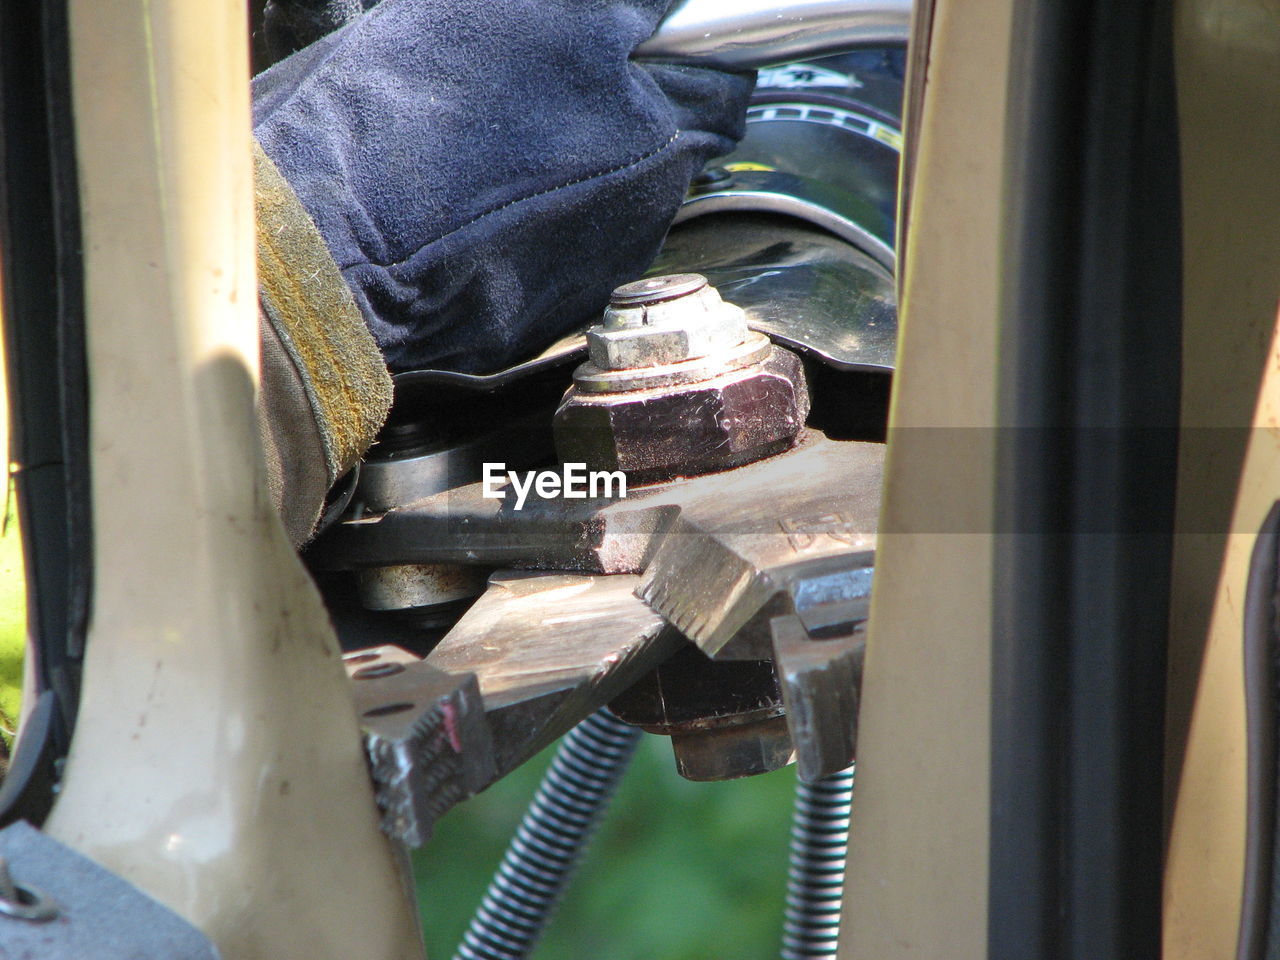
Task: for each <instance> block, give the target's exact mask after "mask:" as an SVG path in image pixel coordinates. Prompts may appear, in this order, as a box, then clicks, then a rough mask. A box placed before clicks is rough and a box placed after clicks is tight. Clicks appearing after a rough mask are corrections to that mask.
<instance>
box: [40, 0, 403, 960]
mask: <svg viewBox="0 0 1280 960" xmlns="http://www.w3.org/2000/svg"><path fill="white" fill-rule="evenodd" d="M70 12H71V18H70V26H71V46H72V74H73V84H74V104H73V107H74V116H75V132H76V142H77V157H78V163H79V176H80V189H81V203H82V206H81V212H82V216H83V236H84V253H85V269H86V275H85V297H86V308H87V323H88V348H89V374H90V389H91V433H92V437H91V443H92V471H93V529H94V540H95V556H94V578H95V580H94V598H93V619H92V624H91V627H90V632H89V637H88V651H87V660H86V664H85V682H84V696H83V701H82V704H81V710H80V718H79V723H78V727H77V729H76V733H75V741H74V744H73V746H72V750H71V755H70V758H69V762H68V766H67V774H66V780H65V785H64V789H63V791H62V794H61V797H60V799H59V800H58V802H57V805H56V807H55V809H54V811H53V814H52V816H51V817H50V819H49V821H48V824H47V829H48V831H49V832H50V833H51V834H52V835H54V836H55V837H57V838H59V839H61V840H62V841H64V842H66V843H69V844H71V845H72V846H74V847H77V848H79V849H80V850H82V851H84V852H85V853H87V854H88V855H89V856H91V857H93V858H95V859H96V860H98V861H100V862H101V863H103V864H105V865H106V866H108V867H110V868H111V869H113V870H116V871H118V872H119V873H121V874H122V875H123V876H125V877H127V878H129V879H130V880H132V881H133V882H135V883H136V884H138V885H139V886H141V887H142V888H143V889H144V890H147V891H148V892H150V893H151V894H152V895H154V896H155V897H157V898H158V899H160V900H161V901H163V902H165V903H167V904H169V905H170V906H171V907H173V908H174V909H176V910H177V911H178V912H179V913H181V914H183V915H184V916H186V917H188V918H190V919H191V920H192V921H194V922H195V923H196V924H197V925H198V926H199V927H201V928H202V929H204V930H205V931H207V932H208V933H209V934H210V935H211V936H212V937H213V939H214V941H215V942H216V944H217V945H218V947H219V948H220V949H221V951H222V955H223V956H224V957H226V958H228V960H250V958H253V960H264V958H270V960H290V958H296V960H321V958H334V960H337V958H359V960H411V958H415V957H419V956H421V947H420V941H419V937H418V935H417V924H416V914H415V911H414V908H413V905H412V903H411V902H410V899H409V897H408V896H407V894H406V889H405V887H404V885H403V883H402V880H401V877H400V875H399V872H398V869H397V865H396V858H395V851H394V850H393V849H392V847H391V845H390V844H389V843H388V842H387V841H386V840H385V838H384V837H383V836H382V835H381V834H380V833H379V831H378V828H377V815H376V810H375V807H374V803H373V799H372V794H371V789H370V786H369V782H368V776H367V773H366V769H365V765H364V760H363V757H362V755H361V748H360V741H359V734H358V729H357V724H356V718H355V714H354V708H353V706H352V703H351V700H350V697H349V695H348V692H347V687H346V680H345V677H344V676H343V672H342V669H341V666H340V663H339V658H338V650H337V643H336V638H335V636H334V633H333V630H332V628H331V627H330V625H329V623H328V620H327V617H326V615H325V613H324V611H323V609H322V606H321V603H320V599H319V596H318V594H317V593H316V591H315V589H314V587H313V586H312V584H311V582H310V580H309V579H308V577H307V576H306V574H305V572H304V570H303V569H302V566H301V564H300V563H299V561H298V559H297V558H296V557H295V556H294V554H293V552H292V551H291V550H290V549H289V547H288V544H287V543H286V541H285V537H284V533H283V530H282V529H281V527H280V525H279V523H278V521H277V520H276V518H275V516H274V515H273V514H272V512H271V509H270V506H269V504H268V501H267V498H266V494H265V488H264V484H263V480H262V468H261V464H260V462H259V460H260V458H259V457H258V455H257V453H256V450H257V436H256V432H255V428H254V418H253V397H254V392H255V389H256V385H257V376H258V340H257V314H256V311H257V306H256V303H257V295H256V281H255V277H254V261H253V229H254V227H253V207H252V196H251V164H250V138H249V96H248V74H249V66H248V54H247V27H246V18H245V11H244V7H243V4H240V3H235V2H231V0H222V2H189V0H113V2H104V0H72V2H71V4H70Z"/></svg>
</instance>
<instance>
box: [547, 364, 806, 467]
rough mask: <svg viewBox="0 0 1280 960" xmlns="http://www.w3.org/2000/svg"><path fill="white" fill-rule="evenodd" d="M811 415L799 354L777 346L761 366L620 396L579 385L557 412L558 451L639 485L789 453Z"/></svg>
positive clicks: (565, 457) (570, 459)
mask: <svg viewBox="0 0 1280 960" xmlns="http://www.w3.org/2000/svg"><path fill="white" fill-rule="evenodd" d="M686 362H687V363H691V364H695V365H700V364H701V361H698V360H692V361H686ZM676 366H679V365H677V364H672V365H671V366H670V367H667V368H665V369H667V370H673V369H674V368H675V367H676ZM580 371H581V372H584V373H592V372H594V368H591V367H587V368H586V370H585V371H583V370H582V368H580ZM808 414H809V391H808V388H807V386H806V385H805V379H804V369H803V367H802V366H801V364H800V360H799V358H798V357H796V355H795V354H793V353H791V352H789V351H787V350H784V349H782V348H781V347H773V348H771V350H770V351H769V353H768V354H767V356H766V357H765V359H764V360H762V361H761V362H760V363H759V364H757V365H754V366H751V367H747V368H745V369H739V370H734V371H732V372H729V373H724V374H721V375H720V376H717V377H714V378H712V379H708V380H704V381H702V382H700V383H693V384H689V385H678V386H671V387H652V388H649V389H646V390H630V391H627V392H619V393H594V392H592V393H588V392H586V391H583V390H581V389H579V388H577V387H574V388H572V389H570V391H569V393H568V394H567V395H566V396H565V400H564V403H562V404H561V405H560V409H559V410H557V411H556V419H555V436H556V453H557V454H558V455H559V457H560V460H561V462H562V463H584V464H586V466H587V469H588V470H621V471H623V472H624V473H626V474H627V476H628V477H629V478H630V479H631V480H632V481H633V482H634V483H649V482H654V481H660V480H667V479H670V478H671V477H675V476H693V475H697V474H701V473H708V472H711V471H713V470H725V469H728V468H730V467H737V466H741V465H742V464H744V463H751V462H753V461H755V460H760V459H763V458H764V457H767V456H770V455H772V454H775V453H779V452H781V451H783V450H786V449H787V448H788V447H790V446H791V445H792V444H793V443H794V442H795V438H796V436H797V435H798V434H799V433H800V431H801V429H803V427H804V421H805V417H807V416H808Z"/></svg>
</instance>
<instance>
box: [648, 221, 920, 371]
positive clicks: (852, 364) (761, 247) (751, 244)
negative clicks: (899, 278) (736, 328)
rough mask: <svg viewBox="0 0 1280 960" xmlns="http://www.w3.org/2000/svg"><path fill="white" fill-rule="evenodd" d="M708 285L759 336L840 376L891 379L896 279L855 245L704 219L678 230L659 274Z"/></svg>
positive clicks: (810, 230) (800, 226) (809, 232)
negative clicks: (679, 273)
mask: <svg viewBox="0 0 1280 960" xmlns="http://www.w3.org/2000/svg"><path fill="white" fill-rule="evenodd" d="M677 264H679V265H682V266H685V267H687V268H689V269H693V270H697V271H698V272H700V273H703V274H705V275H706V277H707V279H708V280H709V281H710V282H711V283H713V284H715V285H716V287H717V288H718V289H719V290H720V292H721V294H722V296H724V298H725V299H726V300H728V301H730V302H731V303H736V304H737V305H738V306H740V307H742V308H743V309H744V310H745V311H746V312H747V323H748V325H749V326H750V327H751V328H752V329H753V330H758V331H760V332H761V333H765V334H767V335H768V336H769V337H770V338H771V339H773V340H774V341H775V342H778V343H782V344H785V345H786V346H788V347H791V348H793V349H795V350H797V351H799V352H800V353H802V354H805V355H808V356H811V357H815V358H816V359H819V360H821V361H822V362H823V363H824V364H826V365H828V366H832V367H835V368H837V369H840V370H858V371H864V372H867V373H891V372H892V371H893V364H894V351H895V349H896V345H897V338H898V308H897V296H896V293H895V291H894V282H893V276H892V274H891V273H890V271H889V270H888V269H886V268H885V267H884V266H883V265H882V264H879V263H877V262H876V261H875V260H873V259H872V258H871V257H869V256H867V255H866V254H864V253H862V252H861V251H859V250H856V249H854V248H853V247H852V246H851V245H850V244H848V243H846V242H844V241H842V240H840V239H838V238H837V237H834V236H831V235H830V234H828V233H826V232H825V231H823V230H819V229H815V228H814V227H813V226H810V225H809V224H807V223H802V222H798V221H796V222H790V223H788V222H785V221H783V222H779V221H777V220H776V219H773V218H769V217H767V216H763V215H761V214H759V213H756V214H744V213H735V214H733V215H725V216H711V217H705V218H704V217H698V218H696V219H694V220H692V221H690V222H687V223H684V224H681V225H680V226H679V227H677V228H675V229H673V230H672V231H671V234H670V235H669V236H668V237H667V242H666V245H665V246H664V247H663V250H662V252H661V253H660V254H659V255H658V259H657V261H656V262H655V263H654V266H653V269H654V270H655V271H667V270H670V269H671V268H672V267H673V266H675V265H677Z"/></svg>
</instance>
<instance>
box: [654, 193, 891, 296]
mask: <svg viewBox="0 0 1280 960" xmlns="http://www.w3.org/2000/svg"><path fill="white" fill-rule="evenodd" d="M712 213H721V214H723V213H757V214H758V213H765V214H778V215H782V216H786V217H793V218H795V219H797V220H801V221H803V222H805V223H811V224H813V225H814V226H816V227H821V228H822V229H824V230H826V231H828V232H830V233H832V234H834V235H835V236H837V237H839V238H840V239H842V240H845V241H847V242H849V243H851V244H853V245H854V246H855V247H856V248H858V249H859V250H861V251H862V252H863V253H865V254H867V255H868V256H870V257H871V258H872V259H873V260H875V262H876V263H878V264H879V265H880V266H882V267H884V268H885V269H886V270H889V271H892V270H893V269H894V268H895V266H896V264H897V257H896V256H895V254H894V252H893V217H892V216H891V215H888V214H886V213H884V212H882V211H880V210H878V209H876V207H875V206H873V205H872V204H871V203H870V202H868V201H867V200H866V199H865V198H864V197H862V196H860V195H858V194H854V193H847V192H845V191H843V190H838V189H836V188H834V187H830V186H827V185H826V184H824V183H822V182H821V181H819V180H815V179H813V178H812V177H801V176H797V175H795V174H791V173H778V172H775V171H763V170H754V171H752V170H744V171H739V172H736V173H735V174H734V178H733V182H732V183H731V184H729V185H726V186H725V187H722V188H721V189H719V190H707V191H702V192H700V193H698V194H696V195H694V196H691V197H689V199H688V200H686V201H685V202H684V204H683V205H682V206H681V207H680V211H679V212H678V213H677V214H676V219H675V222H676V223H677V224H681V223H686V222H688V221H690V220H693V219H695V218H698V217H703V216H706V215H708V214H712ZM677 262H678V261H677ZM761 273H763V271H761Z"/></svg>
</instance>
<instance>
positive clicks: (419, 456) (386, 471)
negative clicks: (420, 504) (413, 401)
mask: <svg viewBox="0 0 1280 960" xmlns="http://www.w3.org/2000/svg"><path fill="white" fill-rule="evenodd" d="M546 423H547V420H546V417H545V415H543V414H542V413H538V414H534V415H528V416H522V417H514V418H511V419H510V420H509V421H508V422H504V423H503V425H502V426H500V427H498V428H496V429H489V430H488V431H486V432H485V433H483V434H481V435H480V436H478V437H475V438H473V439H470V440H464V441H460V442H457V443H447V442H446V443H434V444H430V443H414V442H412V440H410V441H409V442H408V443H405V442H403V441H402V440H401V438H399V437H394V438H393V437H383V438H381V439H380V440H379V442H378V445H377V446H375V447H374V449H373V452H372V453H371V455H370V457H369V459H368V460H366V461H365V462H364V464H363V466H362V467H361V470H360V482H359V486H358V488H357V491H356V498H357V500H358V501H359V502H360V503H361V504H363V507H364V509H365V510H366V511H369V512H372V513H382V512H384V511H386V510H390V509H391V508H392V507H398V506H400V505H402V504H405V503H412V502H413V501H415V500H421V499H422V498H423V497H429V496H431V495H432V494H434V493H441V492H443V491H445V490H450V489H452V488H454V487H460V486H463V485H464V484H468V483H474V482H475V481H476V480H478V479H479V478H480V475H481V471H482V468H483V464H484V463H485V462H486V461H491V460H502V461H504V462H506V463H507V464H509V465H511V466H513V467H518V466H525V465H528V464H532V463H535V462H537V461H538V460H541V459H543V458H545V457H548V456H550V454H551V450H552V447H551V436H550V431H549V430H548V429H547V425H546ZM396 426H399V429H400V430H401V431H405V432H407V431H409V430H410V429H412V427H413V426H416V425H408V426H400V425H396ZM391 429H393V427H388V428H387V430H384V433H387V432H388V431H389V430H391ZM396 441H400V442H396Z"/></svg>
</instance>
